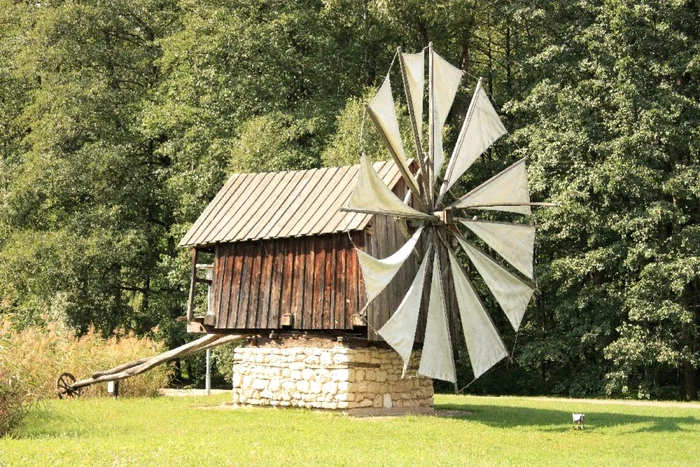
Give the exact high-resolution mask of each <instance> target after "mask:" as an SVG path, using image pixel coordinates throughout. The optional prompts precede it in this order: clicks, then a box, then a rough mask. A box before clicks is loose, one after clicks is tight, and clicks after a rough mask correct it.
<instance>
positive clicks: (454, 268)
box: [343, 44, 545, 383]
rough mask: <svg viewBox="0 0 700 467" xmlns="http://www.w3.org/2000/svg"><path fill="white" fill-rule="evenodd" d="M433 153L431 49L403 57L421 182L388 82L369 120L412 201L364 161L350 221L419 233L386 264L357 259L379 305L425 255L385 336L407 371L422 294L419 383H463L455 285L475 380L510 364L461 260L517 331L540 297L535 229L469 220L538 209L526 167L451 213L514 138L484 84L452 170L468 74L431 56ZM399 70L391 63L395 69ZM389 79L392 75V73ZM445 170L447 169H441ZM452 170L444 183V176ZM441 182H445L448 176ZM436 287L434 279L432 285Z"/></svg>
mask: <svg viewBox="0 0 700 467" xmlns="http://www.w3.org/2000/svg"><path fill="white" fill-rule="evenodd" d="M427 49H428V102H429V104H428V142H427V143H428V144H427V148H428V150H427V151H426V152H424V151H423V142H424V140H423V135H422V134H421V130H422V127H423V97H424V84H425V76H424V74H425V73H424V69H425V49H424V50H423V51H421V52H419V53H415V54H405V53H403V52H402V51H401V48H399V49H398V50H397V56H398V61H399V64H400V69H401V75H402V78H403V85H404V90H405V94H406V102H407V107H408V113H409V116H410V120H411V130H412V136H413V143H414V148H413V150H414V152H415V154H416V160H417V162H418V165H419V170H418V172H417V174H416V176H414V175H413V174H412V172H411V170H410V169H409V163H408V158H407V154H406V151H405V149H404V145H403V142H402V138H401V134H400V131H399V124H398V119H397V116H396V110H395V106H394V99H393V96H392V90H391V82H390V79H389V75H390V73H387V76H386V78H385V80H384V82H383V84H382V85H381V86H380V88H379V90H378V92H377V94H376V96H375V97H374V99H373V101H372V102H371V103H370V104H369V106H368V107H367V113H368V115H369V116H370V118H371V119H372V121H373V122H374V124H375V126H376V128H377V130H378V132H379V134H380V136H381V137H382V139H383V141H384V143H385V144H386V147H387V148H388V150H389V152H390V154H391V156H392V158H393V160H394V162H395V163H396V164H397V166H398V168H399V171H400V172H401V175H402V177H403V178H404V180H405V182H406V184H407V186H408V188H409V192H408V194H407V196H406V197H405V199H403V200H402V199H400V198H399V197H397V196H396V195H395V194H394V193H393V192H392V191H391V190H390V189H389V188H388V187H387V186H386V185H385V184H384V183H383V182H382V180H381V178H380V177H379V175H378V174H377V172H376V171H375V170H374V169H373V168H372V165H371V163H370V162H369V161H368V160H367V157H366V156H365V155H364V154H363V155H362V160H361V168H360V172H359V175H358V178H357V182H356V186H355V189H354V191H353V194H352V196H351V197H350V199H349V201H348V204H347V206H346V207H344V208H343V210H345V211H351V212H358V213H365V214H378V215H384V216H390V217H392V218H394V219H395V220H396V221H397V222H401V223H403V222H407V221H410V222H411V223H412V224H413V225H415V226H417V228H416V230H415V233H414V234H413V235H412V236H411V237H410V238H409V239H408V241H407V242H406V243H405V244H404V245H403V246H402V247H401V248H399V249H398V250H397V251H396V252H395V253H394V254H392V255H391V256H389V257H387V258H383V259H378V258H374V257H372V256H370V255H369V254H366V253H364V252H363V251H361V250H357V254H358V257H359V262H360V266H361V268H362V274H363V277H364V281H365V287H366V292H367V302H368V303H369V302H371V301H372V300H373V299H374V298H376V297H377V296H378V295H379V294H380V292H381V291H382V290H384V288H385V287H386V286H387V285H388V284H389V283H390V282H391V281H392V279H393V278H394V276H396V274H397V272H398V271H399V269H400V268H401V266H402V265H403V264H404V262H405V261H407V260H408V258H409V257H410V256H411V255H412V254H416V251H417V249H416V246H417V245H418V244H419V242H424V243H425V245H427V246H426V247H425V248H423V250H424V254H423V255H422V257H421V260H420V267H419V268H418V271H417V273H416V274H415V276H414V278H413V281H412V283H411V285H410V287H409V289H408V292H407V293H406V295H405V296H404V297H403V299H402V301H401V303H400V305H399V307H398V308H397V309H396V311H395V312H394V314H393V316H392V317H391V319H390V320H389V321H387V322H386V324H384V326H383V327H382V328H381V329H380V330H379V331H378V333H379V335H381V337H382V338H383V339H384V340H385V341H386V342H387V343H388V344H389V345H390V346H391V347H392V348H393V349H394V350H396V352H397V353H398V354H399V355H400V356H401V358H402V360H403V364H404V372H405V371H406V369H407V367H408V363H409V359H410V357H411V350H412V349H413V344H414V340H415V335H416V330H417V327H418V321H419V314H420V309H421V300H422V297H423V290H424V288H426V287H427V288H428V290H429V295H428V296H429V299H428V300H429V301H428V312H427V322H426V328H425V337H424V340H423V349H422V355H421V360H420V365H419V368H418V373H419V374H421V375H423V376H428V377H430V378H434V379H441V380H444V381H449V382H452V383H456V372H455V362H454V359H453V352H452V344H451V342H452V340H451V336H450V329H449V324H448V316H447V310H446V306H445V288H446V286H445V284H446V282H445V278H446V276H447V275H451V278H452V282H451V283H452V284H453V285H454V292H455V295H456V299H457V305H458V308H459V317H460V321H461V323H462V330H463V333H464V338H465V341H466V344H467V351H468V353H469V359H470V361H471V365H472V369H473V371H474V376H475V378H478V377H479V376H481V375H482V374H483V373H484V372H486V371H487V370H488V369H489V368H491V367H492V366H494V365H495V364H496V363H498V362H499V361H500V360H501V359H503V358H504V357H506V356H507V355H508V352H507V350H506V347H505V345H504V344H503V341H502V340H501V337H500V336H499V334H498V331H497V330H496V328H495V326H494V325H493V322H492V321H491V318H490V317H489V314H488V313H487V312H486V310H485V308H484V306H483V304H482V302H481V300H480V298H479V296H478V295H477V293H476V291H475V289H474V286H473V285H472V284H471V282H470V280H469V278H468V276H467V274H466V273H465V272H464V270H463V269H462V266H461V264H460V262H459V260H458V257H457V251H458V250H462V251H463V252H464V253H465V254H466V256H467V257H468V258H469V261H470V262H471V263H472V264H473V265H474V267H475V268H476V270H477V271H478V273H479V274H480V275H481V277H482V278H483V280H484V282H485V283H486V285H487V287H488V288H489V290H490V291H491V293H492V294H493V296H494V298H495V299H496V301H497V302H498V304H499V305H500V307H501V308H502V310H503V311H504V312H505V314H506V316H507V318H508V320H509V322H510V324H511V325H512V326H513V328H514V329H515V330H516V331H517V330H518V328H519V326H520V323H521V321H522V318H523V315H524V313H525V309H526V308H527V305H528V303H529V301H530V299H531V297H532V294H533V291H534V290H533V286H532V285H531V281H532V280H533V250H534V239H535V228H534V227H533V226H531V225H524V224H513V223H503V222H489V221H481V220H476V219H475V218H474V219H472V218H471V217H472V215H469V214H467V213H468V212H469V211H471V210H493V211H505V212H511V213H517V214H520V215H529V214H530V213H531V206H533V205H543V204H545V203H532V202H530V197H529V193H528V188H527V171H526V167H525V160H524V159H522V160H519V161H518V162H516V163H515V164H513V165H511V166H510V167H508V168H506V169H505V170H503V171H502V172H500V173H498V174H496V175H495V176H493V177H492V178H490V179H489V180H487V181H485V182H484V183H482V184H481V185H479V186H477V187H476V188H474V189H473V190H471V191H469V192H468V193H466V194H464V195H462V196H459V197H457V196H455V198H456V200H455V201H454V202H452V203H450V204H449V205H445V203H444V200H445V195H446V194H447V193H448V192H450V193H451V191H450V190H451V188H453V187H454V186H455V184H456V182H457V181H458V180H459V178H460V177H461V176H462V174H464V173H465V171H466V170H467V169H469V167H470V166H471V165H472V164H473V163H474V161H475V160H476V159H477V158H478V157H479V156H480V155H481V154H482V153H483V152H484V151H486V150H487V149H488V148H489V147H490V146H491V145H492V144H493V143H494V142H495V141H496V140H497V139H498V138H500V137H501V136H503V135H504V134H506V129H505V127H504V126H503V123H502V122H501V120H500V118H499V117H498V114H497V113H496V111H495V109H494V108H493V106H492V104H491V102H490V100H489V98H488V96H487V95H486V92H485V90H484V89H483V87H482V84H481V80H479V81H478V83H477V85H476V89H475V91H474V95H473V97H472V100H471V103H470V105H469V109H468V111H467V114H466V116H465V118H464V123H463V125H462V128H461V131H460V133H459V137H458V139H457V143H456V145H455V147H454V149H453V151H452V155H451V157H450V159H449V161H448V162H447V164H445V157H444V152H443V144H442V128H443V126H444V124H445V121H446V119H447V115H448V113H449V111H450V108H451V106H452V102H453V100H454V98H455V95H456V93H457V89H458V87H459V84H460V81H461V78H462V75H463V71H462V70H460V69H459V68H456V67H455V66H453V65H451V64H450V63H449V62H447V61H446V60H445V59H443V58H442V57H441V56H439V55H438V54H437V53H435V52H434V50H433V47H432V44H430V45H429V46H428V47H427ZM392 65H393V62H392ZM390 71H391V70H390ZM443 166H445V167H443ZM443 168H444V174H443ZM441 174H443V175H442V176H441ZM464 230H465V231H466V232H470V233H471V234H473V235H475V236H476V237H478V238H480V239H481V240H482V241H483V242H484V243H485V244H486V245H488V246H489V247H490V248H492V249H493V250H494V251H495V252H496V253H497V254H498V255H499V256H500V257H501V258H502V259H503V260H504V261H505V262H506V263H508V264H509V265H510V266H512V268H514V269H515V270H516V271H517V273H516V272H514V271H511V270H510V268H507V267H504V266H503V265H502V264H500V262H498V261H496V260H494V259H493V258H491V257H490V256H489V255H488V254H487V253H485V252H483V251H481V250H480V249H479V248H477V246H475V245H474V244H472V243H471V242H469V241H468V239H467V237H466V236H465V235H464V234H462V231H464ZM428 278H429V279H428Z"/></svg>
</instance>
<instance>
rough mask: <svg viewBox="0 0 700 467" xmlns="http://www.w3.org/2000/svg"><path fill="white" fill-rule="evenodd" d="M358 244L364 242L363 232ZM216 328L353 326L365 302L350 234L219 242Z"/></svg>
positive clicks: (357, 235) (358, 234)
mask: <svg viewBox="0 0 700 467" xmlns="http://www.w3.org/2000/svg"><path fill="white" fill-rule="evenodd" d="M352 236H353V242H355V243H356V244H357V245H358V247H363V246H364V234H363V232H353V234H352ZM215 253H216V254H215V257H214V299H213V308H214V310H213V311H214V314H215V315H216V317H217V320H216V324H215V328H216V329H251V330H253V329H260V330H264V329H279V328H281V326H280V319H281V317H282V315H284V314H287V313H289V314H291V315H293V316H294V324H293V326H292V329H299V330H302V329H304V330H352V329H353V327H352V315H353V314H355V313H358V312H359V311H360V309H361V308H362V306H363V305H364V302H365V295H364V286H363V284H362V281H361V276H360V267H359V264H358V261H357V254H356V253H355V250H354V247H353V244H352V243H351V241H350V239H349V238H348V234H346V233H342V234H332V235H318V236H310V237H299V238H282V239H275V240H262V241H252V242H237V243H229V244H221V245H217V246H216V252H215Z"/></svg>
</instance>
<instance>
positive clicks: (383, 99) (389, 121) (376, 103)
mask: <svg viewBox="0 0 700 467" xmlns="http://www.w3.org/2000/svg"><path fill="white" fill-rule="evenodd" d="M367 109H368V113H369V115H370V117H371V118H372V121H373V122H374V124H375V126H376V127H377V130H378V131H379V134H380V135H381V136H382V138H383V139H384V142H385V143H386V145H387V148H388V149H389V152H390V153H391V156H392V157H393V159H394V160H395V161H396V163H397V164H398V166H399V169H400V170H401V174H402V175H403V177H404V178H405V179H406V183H408V184H409V186H410V187H411V189H412V190H415V191H416V193H417V192H418V191H420V190H419V189H418V184H417V183H416V180H415V178H413V176H412V175H411V171H410V169H409V167H408V162H407V161H406V152H405V151H404V148H403V142H402V141H401V132H400V131H399V121H398V119H397V118H396V107H395V105H394V97H393V96H392V94H391V81H389V75H387V76H386V78H385V79H384V83H382V86H381V87H380V88H379V91H378V92H377V95H376V96H375V97H374V99H373V100H372V102H371V103H370V105H369V106H368V108H367Z"/></svg>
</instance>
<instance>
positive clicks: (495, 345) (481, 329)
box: [449, 250, 508, 378]
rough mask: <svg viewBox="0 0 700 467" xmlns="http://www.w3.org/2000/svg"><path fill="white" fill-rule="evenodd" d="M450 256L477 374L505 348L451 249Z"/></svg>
mask: <svg viewBox="0 0 700 467" xmlns="http://www.w3.org/2000/svg"><path fill="white" fill-rule="evenodd" d="M449 256H450V266H451V268H452V277H453V278H454V286H455V294H456V295H457V305H458V306H459V316H460V319H461V321H462V329H463V330H464V339H465V341H466V343H467V352H468V353H469V361H470V362H471V364H472V370H474V377H475V378H478V377H479V376H481V375H482V374H484V373H485V372H486V371H487V370H488V369H489V368H491V367H492V366H494V365H495V364H496V363H498V362H499V361H501V360H502V359H503V358H505V357H507V356H508V352H507V351H506V347H505V345H504V344H503V341H501V337H500V336H499V335H498V331H496V328H495V327H494V326H493V323H492V322H491V318H489V316H488V314H487V313H486V310H484V307H483V305H482V304H481V300H479V297H478V296H477V295H476V292H474V289H473V288H472V286H471V284H470V283H469V279H467V276H466V275H465V274H464V271H462V267H461V266H460V264H459V261H458V260H457V258H456V257H455V256H454V253H453V252H452V250H450V253H449Z"/></svg>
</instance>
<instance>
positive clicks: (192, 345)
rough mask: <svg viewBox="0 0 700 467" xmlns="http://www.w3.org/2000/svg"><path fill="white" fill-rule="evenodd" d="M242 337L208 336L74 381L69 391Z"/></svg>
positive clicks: (115, 379)
mask: <svg viewBox="0 0 700 467" xmlns="http://www.w3.org/2000/svg"><path fill="white" fill-rule="evenodd" d="M243 337H244V336H242V335H238V334H208V335H206V336H204V337H202V338H199V339H197V340H196V341H192V342H189V343H187V344H185V345H181V346H180V347H177V348H175V349H172V350H169V351H167V352H165V353H162V354H160V355H156V356H155V357H151V358H142V359H139V360H135V361H133V362H129V363H124V364H123V365H119V366H116V367H114V368H112V369H110V370H105V371H98V372H96V373H93V374H92V377H91V378H87V379H83V380H80V381H76V382H75V383H73V384H71V386H70V388H71V389H80V388H84V387H86V386H90V385H93V384H97V383H103V382H107V381H118V380H122V379H125V378H130V377H132V376H136V375H139V374H141V373H145V372H146V371H148V370H150V369H152V368H154V367H156V366H158V365H161V364H163V363H166V362H169V361H170V360H174V359H176V358H180V357H186V356H188V355H191V354H193V353H195V352H199V351H200V350H205V349H210V348H212V347H216V346H219V345H222V344H226V343H228V342H232V341H236V340H240V339H243Z"/></svg>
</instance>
